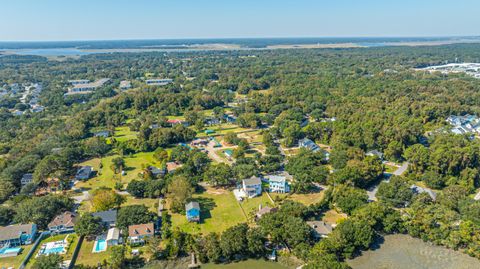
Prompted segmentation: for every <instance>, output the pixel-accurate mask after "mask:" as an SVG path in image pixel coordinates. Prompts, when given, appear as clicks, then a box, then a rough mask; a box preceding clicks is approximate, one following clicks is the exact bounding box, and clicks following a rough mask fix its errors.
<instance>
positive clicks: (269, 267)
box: [200, 260, 287, 269]
mask: <svg viewBox="0 0 480 269" xmlns="http://www.w3.org/2000/svg"><path fill="white" fill-rule="evenodd" d="M200 268H201V269H220V268H221V269H246V268H252V269H253V268H262V269H287V267H285V266H283V265H281V264H279V263H277V262H270V261H265V260H246V261H241V262H232V263H228V264H213V263H207V264H203V265H202V266H201V267H200Z"/></svg>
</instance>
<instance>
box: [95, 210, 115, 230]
mask: <svg viewBox="0 0 480 269" xmlns="http://www.w3.org/2000/svg"><path fill="white" fill-rule="evenodd" d="M92 215H93V216H94V217H99V218H100V219H102V223H103V225H105V227H107V228H112V227H115V223H116V222H117V210H116V209H112V210H108V211H100V212H95V213H92Z"/></svg>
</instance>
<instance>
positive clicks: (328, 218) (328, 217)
mask: <svg viewBox="0 0 480 269" xmlns="http://www.w3.org/2000/svg"><path fill="white" fill-rule="evenodd" d="M346 218H347V215H345V214H342V213H338V212H337V211H336V210H333V209H331V210H329V211H327V212H325V214H324V215H323V218H322V220H323V221H324V222H326V223H329V224H337V223H338V222H339V221H341V220H344V219H346Z"/></svg>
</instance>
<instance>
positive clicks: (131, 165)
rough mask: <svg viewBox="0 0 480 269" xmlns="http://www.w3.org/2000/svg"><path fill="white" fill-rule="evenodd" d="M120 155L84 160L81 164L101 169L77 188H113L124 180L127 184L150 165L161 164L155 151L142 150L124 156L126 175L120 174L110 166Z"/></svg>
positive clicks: (96, 169) (97, 169)
mask: <svg viewBox="0 0 480 269" xmlns="http://www.w3.org/2000/svg"><path fill="white" fill-rule="evenodd" d="M116 157H119V156H118V155H113V156H107V157H104V158H102V159H101V160H100V159H98V158H96V159H91V160H88V161H86V162H83V163H81V164H79V165H91V166H92V167H93V169H94V170H95V171H99V172H98V174H97V176H95V177H94V178H91V179H89V180H87V181H85V182H79V183H78V184H77V185H76V187H77V188H85V189H92V190H94V189H98V188H100V187H108V188H113V187H114V186H115V183H116V182H122V183H123V184H127V183H128V182H130V181H132V180H133V179H136V178H138V174H139V173H140V172H141V171H142V170H143V169H144V168H145V167H147V166H149V165H160V163H158V162H157V161H156V160H155V158H154V157H153V152H142V153H137V154H134V155H132V156H126V157H124V160H125V164H126V167H125V169H124V170H125V172H126V175H125V176H121V175H120V174H114V173H113V170H112V169H111V168H110V166H111V164H112V159H114V158H116ZM100 162H101V163H102V169H100Z"/></svg>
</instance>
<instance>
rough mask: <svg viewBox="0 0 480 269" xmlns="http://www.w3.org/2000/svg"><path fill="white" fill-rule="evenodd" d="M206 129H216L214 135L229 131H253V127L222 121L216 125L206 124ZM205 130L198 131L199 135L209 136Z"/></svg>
mask: <svg viewBox="0 0 480 269" xmlns="http://www.w3.org/2000/svg"><path fill="white" fill-rule="evenodd" d="M204 129H205V130H214V131H215V134H214V136H217V135H225V134H226V133H228V132H234V133H243V132H250V131H252V129H247V128H242V127H239V126H238V125H235V124H231V123H222V124H219V125H214V126H206V127H205V128H204ZM205 130H203V131H201V132H198V133H197V137H206V136H209V135H207V134H205Z"/></svg>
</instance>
